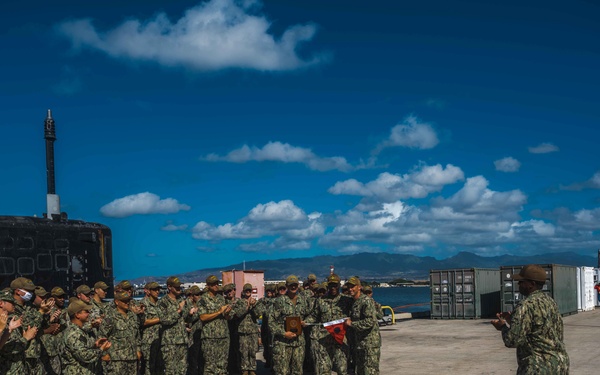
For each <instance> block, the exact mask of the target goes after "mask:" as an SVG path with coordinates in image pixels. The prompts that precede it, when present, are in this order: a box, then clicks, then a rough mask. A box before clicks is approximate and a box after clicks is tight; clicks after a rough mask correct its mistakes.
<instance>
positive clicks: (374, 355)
mask: <svg viewBox="0 0 600 375" xmlns="http://www.w3.org/2000/svg"><path fill="white" fill-rule="evenodd" d="M346 285H348V290H349V292H350V295H351V296H352V298H353V299H354V303H353V304H352V310H351V313H350V319H347V320H346V321H345V322H344V324H346V326H348V327H350V329H351V331H352V341H353V342H352V344H351V347H352V348H353V358H354V365H355V366H356V375H378V374H379V358H380V355H381V334H380V333H379V324H378V323H377V319H376V318H375V315H376V311H375V302H374V301H373V299H372V298H369V297H367V296H366V295H365V294H363V293H361V285H360V280H359V278H358V277H355V276H353V277H351V278H350V279H348V282H347V283H346Z"/></svg>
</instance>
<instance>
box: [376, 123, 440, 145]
mask: <svg viewBox="0 0 600 375" xmlns="http://www.w3.org/2000/svg"><path fill="white" fill-rule="evenodd" d="M438 143H439V139H438V136H437V133H436V131H435V130H434V129H433V127H432V126H431V125H430V124H428V123H425V122H421V121H420V120H419V119H418V118H416V117H414V116H409V117H407V118H406V119H405V120H404V122H403V123H402V124H398V125H396V126H394V127H393V128H392V130H391V133H390V136H389V138H388V139H386V140H385V141H383V142H381V143H380V144H379V145H377V147H376V148H375V150H373V154H379V153H380V152H381V151H382V150H383V149H385V148H387V147H408V148H415V149H420V150H426V149H430V148H434V147H435V146H437V144H438Z"/></svg>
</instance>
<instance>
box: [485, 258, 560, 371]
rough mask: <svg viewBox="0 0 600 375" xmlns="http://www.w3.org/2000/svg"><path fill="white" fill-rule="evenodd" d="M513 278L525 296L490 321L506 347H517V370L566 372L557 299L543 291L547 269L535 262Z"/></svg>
mask: <svg viewBox="0 0 600 375" xmlns="http://www.w3.org/2000/svg"><path fill="white" fill-rule="evenodd" d="M513 280H515V281H518V282H519V293H521V294H522V295H523V296H525V299H523V300H522V301H521V302H520V303H519V304H518V305H517V306H516V307H515V310H514V311H513V313H512V314H510V313H498V314H497V317H498V319H496V320H493V321H492V322H491V323H492V324H493V325H494V327H495V328H496V329H497V330H499V331H502V340H503V341H504V345H506V347H507V348H517V363H518V365H519V367H518V369H517V374H552V375H563V374H568V373H569V355H568V354H567V351H566V349H565V344H564V341H563V337H564V336H563V333H564V332H563V320H562V317H561V314H560V312H559V310H558V306H557V305H556V302H554V300H553V299H552V298H551V297H550V296H549V295H548V294H546V293H544V291H543V290H542V289H543V288H544V284H545V283H546V271H544V269H543V268H542V267H540V266H538V265H537V264H530V265H527V266H525V267H523V268H522V269H521V271H520V272H519V274H518V275H514V276H513Z"/></svg>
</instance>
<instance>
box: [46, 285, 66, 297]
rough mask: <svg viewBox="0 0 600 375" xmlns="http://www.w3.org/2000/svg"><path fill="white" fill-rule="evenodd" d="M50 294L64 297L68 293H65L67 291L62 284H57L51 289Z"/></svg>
mask: <svg viewBox="0 0 600 375" xmlns="http://www.w3.org/2000/svg"><path fill="white" fill-rule="evenodd" d="M50 295H51V296H52V297H64V296H66V295H67V293H65V291H64V290H63V288H61V287H60V286H55V287H54V288H52V290H51V291H50Z"/></svg>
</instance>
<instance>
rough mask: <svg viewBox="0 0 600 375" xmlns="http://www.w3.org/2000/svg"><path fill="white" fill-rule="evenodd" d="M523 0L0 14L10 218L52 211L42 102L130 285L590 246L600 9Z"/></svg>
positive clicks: (80, 204) (76, 190) (595, 212)
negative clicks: (382, 258)
mask: <svg viewBox="0 0 600 375" xmlns="http://www.w3.org/2000/svg"><path fill="white" fill-rule="evenodd" d="M526 4H527V5H523V2H516V1H514V2H513V1H509V2H504V3H502V4H499V3H497V2H492V1H452V2H448V1H421V2H411V3H408V2H400V1H370V2H348V1H344V2H342V1H335V0H332V1H286V0H278V1H265V2H257V1H244V2H234V1H233V0H212V1H208V2H195V1H178V2H158V1H139V0H131V1H128V2H126V3H122V2H112V1H107V2H102V3H101V4H100V3H99V4H90V3H85V4H83V3H81V2H76V1H58V2H52V3H48V2H42V1H33V2H10V3H8V4H4V5H3V8H4V10H3V14H4V17H3V22H2V23H0V43H1V46H2V50H3V53H2V55H3V58H2V59H1V60H0V79H1V82H2V84H1V85H0V99H1V100H0V103H1V104H0V106H1V108H2V120H3V121H1V122H0V132H1V134H2V136H1V137H0V148H1V149H2V153H3V155H4V157H3V158H1V160H0V166H1V170H2V172H3V173H2V184H0V194H1V196H2V199H0V212H1V213H2V214H5V215H9V214H10V215H28V216H29V215H34V214H36V215H38V216H39V215H41V213H42V212H44V211H45V192H46V176H45V162H44V153H45V151H44V142H43V120H44V117H45V114H46V109H48V108H50V109H52V111H53V115H54V118H55V120H56V128H57V138H58V141H57V142H56V144H55V149H56V164H57V169H56V178H57V183H56V187H57V193H58V194H59V195H60V196H61V204H62V210H63V211H66V212H67V213H68V214H69V217H70V218H74V219H83V220H87V221H94V222H101V223H104V224H106V225H108V226H110V227H111V229H112V230H113V237H114V243H113V246H114V262H115V265H114V266H115V276H116V278H117V279H123V278H133V277H138V276H142V275H168V274H172V273H178V272H184V271H191V270H195V269H200V268H207V267H219V266H225V265H228V264H232V263H235V262H241V261H243V260H247V261H248V260H255V259H274V258H287V257H310V256H314V255H320V254H331V255H341V254H350V253H357V252H364V251H367V252H391V253H408V254H415V255H419V256H423V255H431V256H434V257H437V258H446V257H448V256H451V255H454V254H456V253H457V252H459V251H471V252H474V253H477V254H480V255H484V256H492V255H498V254H505V253H510V254H540V253H544V252H562V251H574V252H577V253H581V254H587V255H595V253H596V250H597V249H598V248H600V234H599V230H600V208H599V203H600V162H599V161H598V160H599V159H598V147H597V143H598V139H599V130H598V129H599V126H598V125H599V122H600V108H599V107H598V102H599V101H600V94H599V91H598V87H600V74H599V69H598V67H599V66H600V45H599V44H598V40H599V39H600V24H599V23H598V22H597V20H598V19H599V16H600V5H599V4H598V3H597V2H592V1H572V2H568V3H565V2H558V1H543V2H542V1H531V2H527V3H526ZM328 266H329V265H324V270H325V269H327V267H328ZM315 271H318V270H315ZM324 272H325V271H324Z"/></svg>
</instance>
